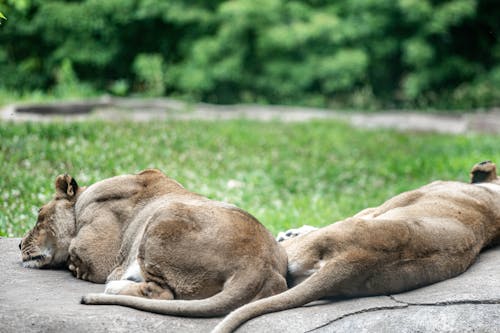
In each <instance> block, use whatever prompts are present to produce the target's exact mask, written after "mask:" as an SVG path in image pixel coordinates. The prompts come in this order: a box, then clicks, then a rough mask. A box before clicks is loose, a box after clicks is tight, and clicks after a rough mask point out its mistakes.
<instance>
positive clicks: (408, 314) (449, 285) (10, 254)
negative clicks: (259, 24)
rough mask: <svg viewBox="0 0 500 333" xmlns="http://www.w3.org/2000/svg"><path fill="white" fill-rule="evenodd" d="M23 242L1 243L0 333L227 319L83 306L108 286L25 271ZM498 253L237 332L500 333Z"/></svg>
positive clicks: (196, 328) (164, 328)
mask: <svg viewBox="0 0 500 333" xmlns="http://www.w3.org/2000/svg"><path fill="white" fill-rule="evenodd" d="M18 243H19V239H14V238H0V253H1V255H0V277H1V278H0V281H1V282H0V332H1V333H3V332H6V333H10V332H56V333H57V332H72V333H79V332H82V333H83V332H160V331H161V332H209V331H210V330H211V329H212V328H213V327H214V326H215V325H216V324H217V323H218V322H219V321H220V320H221V318H208V319H203V318H182V317H175V316H165V315H158V314H153V313H147V312H142V311H138V310H134V309H129V308H125V307H120V306H107V305H106V306H103V305H100V306H88V305H81V304H80V303H79V300H80V297H81V296H82V295H84V294H86V293H90V292H102V290H103V289H104V286H103V285H99V284H93V283H89V282H85V281H81V280H77V279H76V278H74V277H73V276H72V275H71V274H70V273H69V272H68V271H64V270H37V269H28V268H23V267H22V266H21V263H20V251H19V249H18ZM499 263H500V247H497V248H494V249H490V250H488V251H486V252H484V253H483V254H482V255H481V257H480V259H479V260H478V261H477V262H476V263H475V264H474V265H473V266H472V267H471V269H469V270H468V271H467V272H466V273H464V274H462V275H460V276H458V277H456V278H454V279H450V280H448V281H443V282H440V283H437V284H434V285H431V286H428V287H425V288H421V289H418V290H415V291H411V292H407V293H402V294H398V295H391V296H378V297H365V298H357V299H351V300H342V301H335V302H332V301H318V302H314V303H311V304H308V305H307V306H304V307H301V308H297V309H291V310H287V311H282V312H278V313H272V314H268V315H265V316H261V317H259V318H255V319H253V320H251V321H249V322H248V323H246V324H245V325H243V326H242V327H241V328H240V329H239V330H238V332H243V333H245V332H308V331H314V332H333V331H335V332H472V331H476V332H500V265H499Z"/></svg>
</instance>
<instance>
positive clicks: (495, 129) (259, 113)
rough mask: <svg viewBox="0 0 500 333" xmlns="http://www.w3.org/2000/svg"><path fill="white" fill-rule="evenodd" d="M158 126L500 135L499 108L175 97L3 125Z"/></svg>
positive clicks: (7, 110) (17, 110) (7, 114)
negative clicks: (226, 124)
mask: <svg viewBox="0 0 500 333" xmlns="http://www.w3.org/2000/svg"><path fill="white" fill-rule="evenodd" d="M87 119H99V120H106V121H120V120H129V121H154V120H164V119H177V120H193V119H199V120H209V121H210V120H212V121H220V120H229V119H251V120H256V121H283V122H303V121H310V120H316V121H319V120H323V119H336V120H340V121H343V122H346V123H349V124H351V125H352V126H355V127H360V128H368V129H377V128H391V129H395V130H398V131H414V132H438V133H449V134H463V133H469V132H475V133H500V108H492V109H488V110H474V111H473V112H467V113H464V112H447V113H443V112H441V113H429V112H425V113H423V112H415V111H411V110H398V111H392V110H388V111H387V110H386V111H378V112H372V113H370V112H355V111H350V112H342V111H334V110H330V109H320V108H310V107H309V108H308V107H292V106H279V105H252V104H236V105H214V104H206V103H197V104H195V103H185V102H182V101H179V100H174V99H170V98H156V99H134V98H116V97H103V98H100V99H97V100H84V101H74V102H71V101H68V102H64V101H62V102H53V103H44V104H20V105H8V106H6V107H4V108H3V109H0V120H3V121H37V122H50V121H54V120H56V121H82V120H87Z"/></svg>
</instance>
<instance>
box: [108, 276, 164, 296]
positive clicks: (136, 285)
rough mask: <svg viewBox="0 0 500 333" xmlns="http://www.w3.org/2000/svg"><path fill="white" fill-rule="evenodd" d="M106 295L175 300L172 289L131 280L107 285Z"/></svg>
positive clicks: (153, 283)
mask: <svg viewBox="0 0 500 333" xmlns="http://www.w3.org/2000/svg"><path fill="white" fill-rule="evenodd" d="M104 293H105V294H110V295H128V296H136V297H145V298H151V299H164V300H171V299H174V294H173V293H172V291H171V290H170V289H166V288H162V287H160V286H159V285H157V284H156V283H155V282H135V281H131V280H115V281H110V282H108V283H107V284H106V289H105V290H104Z"/></svg>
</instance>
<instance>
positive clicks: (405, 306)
mask: <svg viewBox="0 0 500 333" xmlns="http://www.w3.org/2000/svg"><path fill="white" fill-rule="evenodd" d="M399 303H401V302H399ZM407 307H408V305H403V304H402V305H392V306H378V307H373V308H368V309H362V310H359V311H354V312H349V313H346V314H344V315H342V316H340V317H337V318H335V319H333V320H330V321H329V322H327V323H324V324H322V325H320V326H317V327H315V328H313V329H310V330H308V331H306V332H305V333H308V332H313V331H315V330H317V329H320V328H323V327H326V326H328V325H330V324H332V323H334V322H336V321H339V320H341V319H344V318H347V317H351V316H354V315H357V314H361V313H368V312H375V311H381V310H395V309H404V308H407Z"/></svg>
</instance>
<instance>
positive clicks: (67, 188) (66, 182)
mask: <svg viewBox="0 0 500 333" xmlns="http://www.w3.org/2000/svg"><path fill="white" fill-rule="evenodd" d="M77 191H78V184H77V183H76V180H75V179H74V178H73V177H71V176H70V175H68V174H64V175H59V176H57V178H56V194H57V195H58V196H61V197H66V198H68V199H71V198H73V197H74V196H75V195H76V192H77Z"/></svg>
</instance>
